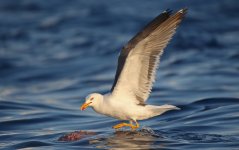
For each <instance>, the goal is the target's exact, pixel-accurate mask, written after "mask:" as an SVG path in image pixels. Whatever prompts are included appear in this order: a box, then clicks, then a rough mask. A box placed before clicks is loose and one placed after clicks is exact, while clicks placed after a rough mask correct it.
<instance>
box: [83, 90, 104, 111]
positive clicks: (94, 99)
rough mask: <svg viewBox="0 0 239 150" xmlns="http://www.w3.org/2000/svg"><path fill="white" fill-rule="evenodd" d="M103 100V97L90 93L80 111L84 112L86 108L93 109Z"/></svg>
mask: <svg viewBox="0 0 239 150" xmlns="http://www.w3.org/2000/svg"><path fill="white" fill-rule="evenodd" d="M102 100H103V95H101V94H99V93H92V94H89V95H88V96H86V98H85V103H84V104H83V105H82V106H81V108H80V109H81V110H85V109H86V108H87V107H89V106H91V107H93V108H94V107H95V106H98V105H99V103H100V102H101V101H102Z"/></svg>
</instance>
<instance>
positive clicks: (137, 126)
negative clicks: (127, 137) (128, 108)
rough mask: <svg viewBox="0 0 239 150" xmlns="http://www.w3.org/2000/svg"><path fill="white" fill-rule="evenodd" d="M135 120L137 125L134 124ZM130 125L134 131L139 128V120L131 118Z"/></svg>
mask: <svg viewBox="0 0 239 150" xmlns="http://www.w3.org/2000/svg"><path fill="white" fill-rule="evenodd" d="M133 122H135V124H136V125H133ZM130 125H131V126H130V127H131V130H132V131H134V130H135V129H137V128H139V123H138V122H137V120H130Z"/></svg>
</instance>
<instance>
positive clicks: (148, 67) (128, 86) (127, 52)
mask: <svg viewBox="0 0 239 150" xmlns="http://www.w3.org/2000/svg"><path fill="white" fill-rule="evenodd" d="M185 14H186V9H182V10H180V11H178V12H177V13H175V14H173V15H171V12H170V11H165V12H163V13H162V14H161V15H159V16H158V17H156V18H155V19H154V20H153V21H152V22H150V23H149V24H148V25H147V26H146V27H145V28H144V29H143V30H142V31H141V32H139V33H138V34H137V35H136V36H135V37H134V38H132V39H131V40H130V41H129V42H128V43H127V44H126V45H125V46H124V48H123V49H122V50H121V53H120V56H119V58H118V67H117V71H116V75H115V80H114V84H113V86H112V89H111V92H112V94H113V95H119V97H120V96H128V97H134V99H135V100H136V103H137V104H144V102H145V101H146V100H147V98H148V97H149V94H150V92H151V89H152V86H153V82H154V81H155V75H156V70H157V66H158V64H159V59H160V56H161V55H162V53H163V50H164V48H165V47H166V46H167V44H168V42H169V41H170V39H171V38H172V36H173V34H174V33H175V30H176V28H177V26H178V25H179V23H180V22H181V20H182V19H183V17H184V15H185Z"/></svg>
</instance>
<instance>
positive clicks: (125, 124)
mask: <svg viewBox="0 0 239 150" xmlns="http://www.w3.org/2000/svg"><path fill="white" fill-rule="evenodd" d="M125 126H130V124H127V123H120V124H117V125H115V126H113V127H112V128H114V129H119V128H122V127H125Z"/></svg>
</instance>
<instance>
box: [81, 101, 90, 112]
mask: <svg viewBox="0 0 239 150" xmlns="http://www.w3.org/2000/svg"><path fill="white" fill-rule="evenodd" d="M91 103H92V102H89V103H84V104H83V105H82V106H81V107H80V110H85V109H86V108H87V107H88V106H89V105H90V104H91Z"/></svg>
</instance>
